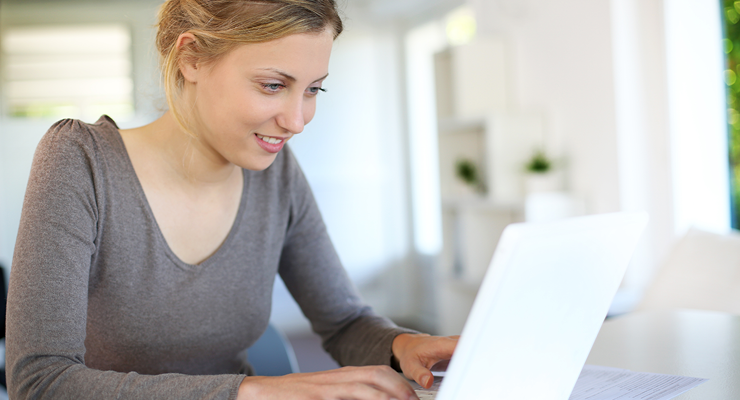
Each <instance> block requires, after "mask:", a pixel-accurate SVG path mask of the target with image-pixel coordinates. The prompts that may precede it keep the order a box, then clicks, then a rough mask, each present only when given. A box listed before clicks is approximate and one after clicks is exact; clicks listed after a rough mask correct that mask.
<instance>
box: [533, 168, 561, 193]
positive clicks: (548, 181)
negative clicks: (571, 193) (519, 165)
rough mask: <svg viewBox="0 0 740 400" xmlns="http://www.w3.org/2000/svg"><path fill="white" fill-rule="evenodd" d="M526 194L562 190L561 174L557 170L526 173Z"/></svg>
mask: <svg viewBox="0 0 740 400" xmlns="http://www.w3.org/2000/svg"><path fill="white" fill-rule="evenodd" d="M524 190H525V192H526V193H527V194H532V193H547V192H559V191H561V190H563V178H562V174H560V173H558V172H552V171H551V172H546V173H528V174H527V175H525V178H524Z"/></svg>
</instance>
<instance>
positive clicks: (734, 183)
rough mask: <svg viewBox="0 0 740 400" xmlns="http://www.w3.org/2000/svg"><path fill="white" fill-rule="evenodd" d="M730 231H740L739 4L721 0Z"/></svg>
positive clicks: (739, 0) (738, 2) (738, 0)
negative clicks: (728, 151)
mask: <svg viewBox="0 0 740 400" xmlns="http://www.w3.org/2000/svg"><path fill="white" fill-rule="evenodd" d="M722 5H723V11H724V12H723V13H722V14H723V25H724V34H725V37H724V43H723V44H724V49H725V61H726V67H727V69H726V70H725V83H726V84H727V113H728V114H727V122H728V133H729V147H730V154H729V157H730V188H731V189H730V194H731V196H732V227H733V228H735V229H739V228H740V79H739V76H740V0H722Z"/></svg>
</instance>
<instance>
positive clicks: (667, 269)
mask: <svg viewBox="0 0 740 400" xmlns="http://www.w3.org/2000/svg"><path fill="white" fill-rule="evenodd" d="M666 308H693V309H701V310H711V311H722V312H727V313H732V314H738V315H740V234H738V233H727V234H717V233H711V232H705V231H702V230H699V229H695V228H692V229H690V230H689V231H688V232H687V233H686V235H685V236H684V237H683V238H682V239H681V240H679V241H678V243H676V245H675V246H674V247H673V250H672V251H671V254H670V255H669V256H668V258H667V259H666V261H665V263H664V264H663V265H662V266H661V268H660V270H659V271H658V273H657V274H656V276H655V278H654V280H653V283H652V284H651V285H650V286H649V287H648V289H647V291H646V292H645V297H644V298H643V300H642V302H641V303H640V304H639V305H638V307H637V309H638V310H649V309H666Z"/></svg>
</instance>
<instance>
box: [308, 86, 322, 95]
mask: <svg viewBox="0 0 740 400" xmlns="http://www.w3.org/2000/svg"><path fill="white" fill-rule="evenodd" d="M319 92H324V93H326V89H324V88H322V87H318V86H311V87H309V88H308V89H306V93H307V94H308V95H310V96H316V95H317V94H319Z"/></svg>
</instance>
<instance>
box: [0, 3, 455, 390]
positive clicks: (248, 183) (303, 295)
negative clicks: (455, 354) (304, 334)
mask: <svg viewBox="0 0 740 400" xmlns="http://www.w3.org/2000/svg"><path fill="white" fill-rule="evenodd" d="M341 31H342V23H341V20H340V19H339V17H338V14H337V11H336V7H335V4H334V1H333V0H262V1H250V0H241V1H234V0H169V1H167V2H166V3H165V4H164V5H163V7H162V9H161V11H160V15H159V31H158V34H157V46H158V49H159V51H160V53H161V55H162V59H163V63H162V65H163V75H164V82H165V89H166V93H167V99H168V102H169V105H170V111H168V112H167V113H165V114H164V115H163V116H162V117H161V118H159V119H158V120H156V121H155V122H153V123H152V124H150V125H146V126H143V127H140V128H136V129H130V130H119V129H118V128H117V127H116V125H115V123H114V122H113V121H112V120H111V119H110V118H107V117H101V119H100V120H99V121H98V122H97V123H96V124H84V123H82V122H80V121H76V120H63V121H60V122H58V123H57V124H55V125H54V126H53V127H52V128H51V129H50V130H49V132H48V133H47V134H46V135H45V137H44V139H43V140H42V141H41V143H40V144H39V147H38V149H37V152H36V156H35V158H34V164H33V171H32V174H31V178H30V180H29V185H28V189H27V194H26V200H25V203H24V209H23V215H22V221H21V228H20V231H19V234H18V239H17V245H16V250H15V253H14V260H13V271H12V275H11V283H10V292H9V298H8V333H7V371H8V388H9V393H10V395H11V397H12V398H14V399H23V398H53V399H65V398H70V399H102V398H121V399H123V398H126V399H129V398H136V399H159V398H161V399H172V398H177V399H263V398H264V399H278V398H279V399H286V398H296V399H297V398H312V399H313V398H322V399H389V398H395V399H404V400H405V399H408V398H415V395H414V393H413V390H411V387H410V385H408V383H407V382H406V381H405V380H403V379H402V378H401V377H400V376H399V375H398V374H397V373H396V372H395V371H394V370H393V369H391V368H390V367H388V365H390V364H392V363H394V364H396V367H397V368H399V369H400V370H401V371H402V372H403V373H404V374H405V375H406V376H407V377H409V378H412V379H414V380H416V381H417V382H419V383H420V384H422V385H423V386H426V387H428V386H429V385H431V373H430V372H429V368H430V367H431V366H432V365H433V364H434V363H436V362H437V361H440V360H444V359H449V358H450V357H451V354H452V351H453V350H454V346H455V343H456V340H455V339H454V338H439V337H431V336H428V335H422V334H417V333H414V332H412V331H408V330H404V329H400V328H398V327H396V326H395V325H393V324H392V323H391V322H389V321H388V320H386V319H384V318H381V317H378V316H376V315H374V314H373V313H372V311H371V310H370V309H369V308H368V307H366V306H365V305H363V304H362V303H361V302H360V300H359V298H358V296H357V295H356V294H355V292H354V291H353V289H352V285H351V283H350V282H349V280H348V279H347V276H346V274H345V273H344V271H343V270H342V268H341V265H340V263H339V260H338V258H337V256H336V253H335V252H334V250H333V248H332V245H331V243H330V241H329V238H328V236H327V233H326V229H325V227H324V224H323V222H322V221H321V217H320V215H319V212H318V209H317V207H316V203H315V201H314V199H313V197H312V195H311V191H310V189H309V187H308V184H307V183H306V180H305V178H304V176H303V174H302V172H301V170H300V168H299V167H298V165H297V163H296V161H295V159H294V158H293V156H292V154H291V153H290V151H289V149H288V148H287V147H284V146H285V143H286V142H287V141H288V140H289V139H290V138H291V137H292V136H293V135H295V134H298V133H300V132H301V131H302V130H303V127H304V125H305V124H307V123H308V122H309V121H310V120H311V118H312V117H313V115H314V111H315V105H316V95H317V94H318V93H319V92H320V91H321V90H322V88H321V84H322V82H323V80H324V79H325V78H326V77H327V75H328V62H329V54H330V51H331V46H332V42H333V40H334V39H335V38H336V36H337V35H339V33H340V32H341ZM276 273H279V274H280V276H281V277H282V278H283V280H284V281H285V283H286V286H287V287H288V288H289V290H290V291H291V293H292V295H293V296H294V297H295V299H296V300H297V302H298V303H299V305H300V306H301V308H302V309H303V312H304V313H305V314H306V316H307V317H308V318H309V319H310V321H311V323H312V327H313V329H314V330H315V331H316V332H317V333H319V334H320V335H321V336H322V338H323V341H324V347H325V348H326V349H327V350H328V351H329V352H330V353H331V354H332V356H333V357H334V358H335V359H337V360H338V361H339V362H340V364H342V365H376V366H365V367H347V368H341V369H338V370H335V371H329V372H321V373H313V374H292V375H287V376H284V377H254V376H248V375H247V374H248V373H249V365H248V363H247V362H246V354H245V353H246V352H245V349H247V348H248V347H249V346H250V345H251V344H252V343H254V341H255V340H256V339H257V338H258V337H259V336H260V334H261V333H262V332H263V330H264V328H265V326H266V324H267V321H268V318H269V313H270V297H271V290H272V284H273V280H274V278H275V275H276Z"/></svg>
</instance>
